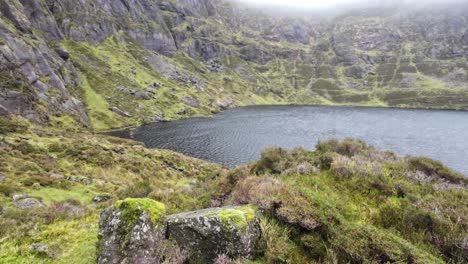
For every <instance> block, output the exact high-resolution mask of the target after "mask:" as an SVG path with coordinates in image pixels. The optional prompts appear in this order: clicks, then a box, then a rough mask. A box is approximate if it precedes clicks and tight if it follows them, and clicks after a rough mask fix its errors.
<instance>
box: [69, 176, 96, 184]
mask: <svg viewBox="0 0 468 264" xmlns="http://www.w3.org/2000/svg"><path fill="white" fill-rule="evenodd" d="M68 180H69V181H72V182H79V183H83V184H84V185H90V184H91V183H93V180H92V179H90V178H88V177H83V176H70V177H68Z"/></svg>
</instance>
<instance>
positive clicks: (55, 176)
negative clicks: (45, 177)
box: [49, 172, 65, 180]
mask: <svg viewBox="0 0 468 264" xmlns="http://www.w3.org/2000/svg"><path fill="white" fill-rule="evenodd" d="M49 177H50V178H51V179H54V180H64V179H65V176H63V175H62V174H58V173H53V172H52V173H50V174H49Z"/></svg>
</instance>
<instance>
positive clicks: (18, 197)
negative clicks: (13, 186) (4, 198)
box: [11, 193, 28, 201]
mask: <svg viewBox="0 0 468 264" xmlns="http://www.w3.org/2000/svg"><path fill="white" fill-rule="evenodd" d="M27 197H28V195H27V194H24V193H15V194H13V196H12V197H11V199H13V201H19V200H21V199H24V198H27Z"/></svg>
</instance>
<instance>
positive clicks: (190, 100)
mask: <svg viewBox="0 0 468 264" xmlns="http://www.w3.org/2000/svg"><path fill="white" fill-rule="evenodd" d="M182 103H183V104H186V105H188V106H191V107H194V108H199V107H200V100H198V98H195V97H192V96H184V97H182Z"/></svg>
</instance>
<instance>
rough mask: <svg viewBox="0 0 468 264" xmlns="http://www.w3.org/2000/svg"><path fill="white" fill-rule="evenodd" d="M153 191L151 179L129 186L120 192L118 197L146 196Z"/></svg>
mask: <svg viewBox="0 0 468 264" xmlns="http://www.w3.org/2000/svg"><path fill="white" fill-rule="evenodd" d="M152 191H153V189H152V188H151V184H150V182H149V181H141V182H137V183H135V184H133V185H130V186H128V187H127V188H125V189H123V190H122V191H120V192H119V194H118V197H119V198H120V199H125V198H146V197H148V194H150V193H151V192H152Z"/></svg>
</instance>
